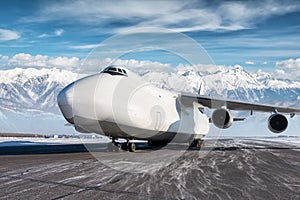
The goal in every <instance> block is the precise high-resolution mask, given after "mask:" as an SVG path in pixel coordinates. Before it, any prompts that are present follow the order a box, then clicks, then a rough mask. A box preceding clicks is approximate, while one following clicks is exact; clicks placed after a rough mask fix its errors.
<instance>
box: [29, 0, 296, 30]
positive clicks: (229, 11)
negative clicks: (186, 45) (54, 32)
mask: <svg viewBox="0 0 300 200" xmlns="http://www.w3.org/2000/svg"><path fill="white" fill-rule="evenodd" d="M298 10H300V4H299V3H298V2H292V3H291V2H289V4H288V5H287V4H286V3H285V1H280V0H279V1H275V0H264V1H224V2H223V1H214V2H213V3H209V1H196V0H194V1H188V2H187V1H179V0H177V1H137V0H130V1H129V0H124V1H118V3H115V2H113V1H96V0H87V1H59V3H56V2H49V3H48V5H46V6H44V7H43V9H42V10H40V11H39V12H38V14H36V15H34V16H30V17H26V18H23V21H24V22H46V21H55V20H63V21H65V22H66V23H70V21H72V23H74V22H76V23H82V24H87V25H101V26H103V27H107V31H113V32H118V31H120V30H122V29H123V28H129V27H135V28H137V27H153V26H155V27H162V28H169V29H172V30H175V31H179V32H187V31H199V30H210V31H231V30H242V29H249V28H252V27H253V26H255V25H256V24H257V23H260V22H263V21H264V20H265V19H267V18H269V17H271V16H274V15H284V14H287V13H292V12H295V11H298Z"/></svg>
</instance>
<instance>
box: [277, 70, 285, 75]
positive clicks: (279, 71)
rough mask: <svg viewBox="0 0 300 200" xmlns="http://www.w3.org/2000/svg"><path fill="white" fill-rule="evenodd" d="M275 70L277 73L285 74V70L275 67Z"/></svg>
mask: <svg viewBox="0 0 300 200" xmlns="http://www.w3.org/2000/svg"><path fill="white" fill-rule="evenodd" d="M275 72H276V73H277V74H279V75H284V74H285V71H284V70H282V69H276V70H275Z"/></svg>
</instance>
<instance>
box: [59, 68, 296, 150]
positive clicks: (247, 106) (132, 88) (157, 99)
mask: <svg viewBox="0 0 300 200" xmlns="http://www.w3.org/2000/svg"><path fill="white" fill-rule="evenodd" d="M57 101H58V105H59V108H60V110H61V112H62V114H63V116H64V117H65V119H66V120H67V121H68V122H69V123H71V124H72V125H73V126H74V127H75V129H76V130H77V131H79V132H82V133H97V134H101V135H105V136H108V137H110V138H111V139H112V142H111V143H109V149H111V148H112V147H114V146H117V147H120V146H121V145H120V144H119V143H118V142H117V141H116V139H118V138H123V139H126V140H127V143H124V144H123V145H122V146H123V148H125V149H127V150H129V151H135V149H136V145H135V143H134V142H133V140H147V141H148V144H149V145H157V144H163V143H168V142H170V141H171V142H176V143H178V142H185V143H186V142H189V144H190V145H193V146H201V145H202V141H203V140H202V139H203V137H204V136H205V135H206V134H207V133H208V132H209V130H210V122H211V123H213V124H214V125H215V126H216V127H218V128H220V129H226V128H229V127H230V126H231V125H232V123H233V122H234V121H240V120H244V119H241V118H234V117H233V116H232V114H231V112H230V110H249V111H250V112H251V114H252V112H253V111H261V112H270V113H271V116H270V117H269V120H268V127H269V129H270V131H272V132H274V133H281V132H283V131H284V130H286V128H287V126H288V120H287V118H286V117H285V116H284V115H283V114H280V113H284V114H290V116H291V117H293V116H294V115H295V114H299V113H300V109H296V108H285V107H277V106H270V105H261V104H252V103H246V102H241V101H232V100H227V99H219V98H213V97H209V96H201V95H190V94H178V93H175V92H171V91H168V90H164V89H160V88H157V87H155V86H154V85H151V84H150V83H145V82H143V81H142V79H141V77H140V76H138V75H137V74H135V73H133V72H131V71H129V70H127V69H125V68H123V67H121V66H109V67H107V68H105V69H104V70H103V71H102V72H100V73H97V74H95V75H92V76H88V77H85V78H82V79H80V80H77V81H75V82H73V83H71V84H70V85H68V86H67V87H65V88H64V89H63V90H62V91H61V92H60V93H59V95H58V97H57ZM204 108H209V109H214V111H213V113H212V116H211V117H208V116H206V114H205V113H204V112H203V110H204Z"/></svg>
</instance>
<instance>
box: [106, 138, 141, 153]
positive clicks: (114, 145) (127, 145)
mask: <svg viewBox="0 0 300 200" xmlns="http://www.w3.org/2000/svg"><path fill="white" fill-rule="evenodd" d="M107 150H108V151H109V152H119V151H121V150H124V151H130V152H135V151H136V144H135V143H134V142H130V141H129V140H127V141H126V142H124V143H119V142H116V138H112V142H110V143H108V144H107Z"/></svg>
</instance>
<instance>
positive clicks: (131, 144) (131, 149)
mask: <svg viewBox="0 0 300 200" xmlns="http://www.w3.org/2000/svg"><path fill="white" fill-rule="evenodd" d="M127 148H128V150H129V151H130V152H135V150H136V145H135V143H133V142H129V143H128V145H127Z"/></svg>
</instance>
